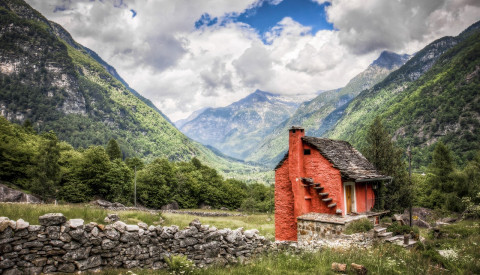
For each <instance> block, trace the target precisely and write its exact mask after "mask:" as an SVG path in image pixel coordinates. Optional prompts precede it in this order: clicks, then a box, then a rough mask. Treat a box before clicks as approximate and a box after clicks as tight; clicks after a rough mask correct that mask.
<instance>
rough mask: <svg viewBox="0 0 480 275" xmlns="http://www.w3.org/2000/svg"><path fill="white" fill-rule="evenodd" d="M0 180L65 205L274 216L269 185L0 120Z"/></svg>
mask: <svg viewBox="0 0 480 275" xmlns="http://www.w3.org/2000/svg"><path fill="white" fill-rule="evenodd" d="M0 182H1V183H3V184H7V185H10V186H12V187H15V188H19V189H22V190H25V191H27V192H31V193H33V194H36V195H38V196H39V197H41V198H42V199H43V200H44V201H47V202H49V201H50V202H52V201H54V200H57V201H59V202H65V203H81V202H88V201H91V200H93V199H99V198H100V199H105V200H108V201H112V202H120V203H123V204H125V205H133V204H134V200H135V195H134V184H135V182H136V185H137V186H136V188H137V192H136V199H137V202H138V204H140V205H143V206H145V207H149V208H160V207H162V206H163V205H166V204H169V203H171V202H173V201H175V202H177V203H178V205H179V206H180V208H197V207H199V206H202V205H206V206H210V207H213V208H217V209H218V208H222V207H226V208H228V209H232V210H233V209H242V210H245V211H249V212H273V207H274V202H273V186H267V185H264V184H260V183H249V184H248V185H247V184H246V183H245V182H242V181H239V180H235V179H224V178H223V177H222V176H221V175H220V174H219V173H218V172H217V171H216V170H215V169H213V168H210V167H208V166H206V165H204V164H202V163H201V162H200V161H199V160H198V159H197V158H195V157H194V158H192V159H191V160H190V161H183V162H171V161H168V160H166V159H161V158H158V159H155V160H153V161H151V162H150V163H144V162H143V161H142V160H141V159H140V158H138V157H130V158H124V154H123V153H122V151H121V150H120V146H119V144H118V143H117V141H116V140H115V139H110V141H109V142H108V144H106V145H105V146H89V147H87V148H79V149H74V148H73V147H72V146H71V145H70V144H68V143H67V142H64V141H60V140H59V139H58V138H57V136H56V134H55V133H54V132H52V131H49V132H44V133H41V134H37V133H36V132H35V130H34V129H33V127H32V125H31V123H30V122H29V121H28V120H26V121H25V123H24V124H23V125H17V124H12V123H10V122H8V121H7V120H6V119H5V118H4V117H0Z"/></svg>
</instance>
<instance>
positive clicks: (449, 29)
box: [320, 0, 480, 53]
mask: <svg viewBox="0 0 480 275" xmlns="http://www.w3.org/2000/svg"><path fill="white" fill-rule="evenodd" d="M320 2H325V1H320ZM329 2H331V5H330V6H329V7H327V15H328V20H329V21H330V22H332V23H333V25H334V27H335V28H336V29H338V30H339V33H340V39H341V43H342V44H343V45H346V46H347V47H349V48H350V49H351V50H352V51H353V52H355V53H367V52H371V51H374V50H378V49H389V50H393V51H409V52H411V51H412V50H419V48H420V47H422V46H425V44H427V43H428V42H431V41H432V40H434V39H436V38H439V37H441V36H445V35H457V34H458V33H459V32H460V31H462V30H463V29H465V28H466V27H468V26H469V25H471V24H472V23H474V22H475V21H477V20H479V19H480V16H479V15H480V1H475V0H429V1H426V0H423V1H418V0H402V1H385V0H369V1H364V0H332V1H329Z"/></svg>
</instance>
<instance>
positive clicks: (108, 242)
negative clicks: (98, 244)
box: [102, 239, 118, 249]
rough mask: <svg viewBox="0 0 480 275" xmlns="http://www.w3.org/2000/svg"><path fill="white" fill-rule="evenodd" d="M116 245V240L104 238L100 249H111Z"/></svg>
mask: <svg viewBox="0 0 480 275" xmlns="http://www.w3.org/2000/svg"><path fill="white" fill-rule="evenodd" d="M117 245H118V241H112V240H110V239H105V240H103V241H102V249H112V248H114V247H116V246H117Z"/></svg>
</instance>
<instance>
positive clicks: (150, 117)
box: [0, 0, 261, 177]
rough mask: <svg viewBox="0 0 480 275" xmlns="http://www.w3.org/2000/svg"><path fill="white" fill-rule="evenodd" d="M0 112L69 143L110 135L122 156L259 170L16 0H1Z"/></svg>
mask: <svg viewBox="0 0 480 275" xmlns="http://www.w3.org/2000/svg"><path fill="white" fill-rule="evenodd" d="M0 37H1V39H0V114H1V115H2V116H5V117H6V118H7V119H8V120H10V121H12V122H17V123H23V122H24V121H26V120H27V119H28V120H30V121H31V122H32V124H33V126H34V128H35V129H36V130H37V131H39V132H43V131H49V130H53V131H55V133H56V134H57V135H58V137H59V138H60V139H62V140H65V141H68V142H69V143H70V144H72V145H73V146H75V147H87V146H89V145H105V144H106V143H107V142H108V140H109V139H110V138H115V139H116V140H117V141H118V143H119V144H120V146H121V148H122V151H123V152H124V153H125V155H126V156H139V157H143V158H144V159H146V160H147V161H148V160H152V159H154V158H158V157H163V158H167V159H169V160H178V161H180V160H190V159H191V158H192V157H198V158H199V159H200V160H201V161H202V162H204V163H206V164H207V165H210V166H213V167H215V168H217V169H219V170H220V171H223V173H224V174H225V175H227V176H228V175H229V174H231V175H235V176H237V177H238V175H239V174H242V175H248V174H252V173H253V172H258V171H259V170H261V168H259V167H254V166H251V165H247V164H245V163H241V162H238V161H233V160H231V159H226V158H223V157H221V156H218V155H217V154H215V153H214V152H212V151H211V150H210V149H208V148H206V147H204V146H203V145H201V144H199V143H197V142H194V141H192V140H190V139H189V138H188V137H186V136H185V135H184V134H182V133H181V132H180V131H178V130H177V129H176V128H175V127H174V126H173V125H172V124H171V123H170V122H169V120H168V119H167V118H166V117H165V116H164V115H163V114H162V113H161V112H160V111H159V110H158V109H157V108H155V107H154V106H153V104H152V103H151V102H150V101H149V100H147V99H145V98H143V97H141V96H140V95H139V94H138V93H137V92H135V91H134V90H133V89H131V88H130V87H128V85H127V84H126V83H125V81H123V79H121V77H120V76H119V75H118V74H117V73H116V71H115V69H114V68H113V67H111V66H110V65H108V64H107V63H106V62H105V61H103V60H102V59H101V58H100V57H99V56H98V55H97V54H96V53H94V52H93V51H91V50H89V49H87V48H85V47H83V46H81V45H80V44H78V43H76V42H75V41H74V40H73V39H72V37H71V36H70V34H69V33H68V32H67V31H66V30H65V29H63V28H62V27H61V26H60V25H58V24H56V23H54V22H50V21H48V20H47V19H46V18H45V17H43V16H42V15H41V14H40V13H38V12H37V11H36V10H34V9H33V8H31V7H30V6H29V5H28V4H26V3H25V2H23V1H19V0H0Z"/></svg>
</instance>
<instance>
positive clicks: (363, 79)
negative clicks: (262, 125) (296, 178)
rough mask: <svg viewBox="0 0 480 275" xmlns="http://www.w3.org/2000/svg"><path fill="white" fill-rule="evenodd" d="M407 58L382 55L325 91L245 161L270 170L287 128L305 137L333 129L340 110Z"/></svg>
mask: <svg viewBox="0 0 480 275" xmlns="http://www.w3.org/2000/svg"><path fill="white" fill-rule="evenodd" d="M409 58H410V56H409V55H406V54H404V55H399V54H396V53H393V52H388V51H384V52H382V53H381V54H380V56H379V57H378V58H377V59H376V60H375V61H374V62H373V63H372V64H370V66H368V68H367V69H366V70H365V71H363V72H361V73H360V74H358V75H357V76H355V77H354V78H352V79H351V80H350V81H349V82H348V84H347V85H346V86H345V87H344V88H341V89H336V90H331V91H325V92H323V93H321V94H320V95H318V96H317V97H316V98H314V99H313V100H311V101H308V102H305V103H303V104H301V105H300V107H299V108H298V109H297V110H296V111H295V113H294V114H293V115H292V116H291V117H290V118H288V119H287V120H285V121H284V122H282V123H281V124H280V125H278V127H276V128H275V129H274V130H273V131H272V132H271V133H270V134H269V135H268V136H266V137H265V138H264V139H263V140H262V142H261V143H260V144H259V145H258V146H257V147H256V148H255V149H254V150H252V153H251V154H250V155H249V156H248V157H247V158H246V160H248V161H254V162H259V163H263V164H267V165H268V166H270V167H273V166H275V164H276V163H277V162H278V161H279V160H280V159H281V158H282V157H283V155H284V154H285V151H286V150H287V149H288V135H287V132H288V128H290V127H291V126H292V125H296V126H302V127H304V128H305V130H306V134H307V135H311V136H322V135H323V133H325V132H326V131H327V130H328V129H330V127H331V126H333V125H334V124H335V123H336V121H337V120H338V119H339V117H340V115H341V114H342V111H343V109H344V108H345V106H346V105H347V103H348V102H350V101H351V100H352V99H353V98H354V97H355V96H357V95H358V94H359V93H360V92H361V91H362V90H365V89H368V88H370V87H372V86H373V85H374V84H376V83H378V82H380V81H381V80H383V79H384V78H385V77H386V76H387V75H388V74H389V73H390V72H392V71H394V70H396V69H397V68H399V67H400V66H402V65H403V64H404V63H405V62H406V61H407V60H408V59H409Z"/></svg>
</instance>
